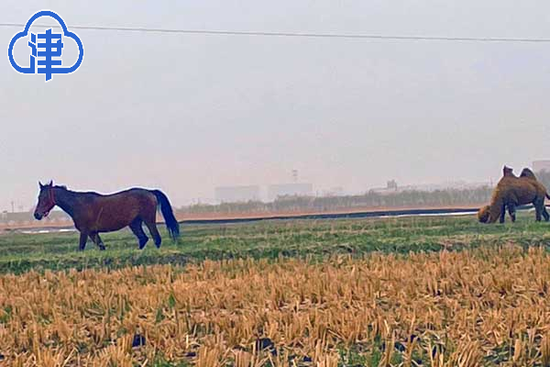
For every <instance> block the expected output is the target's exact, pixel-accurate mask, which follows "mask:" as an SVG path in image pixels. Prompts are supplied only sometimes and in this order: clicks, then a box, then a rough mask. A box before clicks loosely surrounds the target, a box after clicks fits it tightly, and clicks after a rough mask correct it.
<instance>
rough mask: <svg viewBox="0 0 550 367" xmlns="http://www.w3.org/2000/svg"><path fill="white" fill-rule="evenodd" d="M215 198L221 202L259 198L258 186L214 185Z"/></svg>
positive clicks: (240, 201)
mask: <svg viewBox="0 0 550 367" xmlns="http://www.w3.org/2000/svg"><path fill="white" fill-rule="evenodd" d="M215 192H216V193H215V196H216V200H217V201H218V202H221V203H242V202H248V201H259V200H260V187H259V186H222V187H216V190H215Z"/></svg>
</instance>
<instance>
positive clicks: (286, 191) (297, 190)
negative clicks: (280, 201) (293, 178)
mask: <svg viewBox="0 0 550 367" xmlns="http://www.w3.org/2000/svg"><path fill="white" fill-rule="evenodd" d="M311 195H313V185H312V184H310V183H289V184H278V185H269V186H268V188H267V197H268V199H269V200H270V201H273V200H275V199H277V197H279V196H311Z"/></svg>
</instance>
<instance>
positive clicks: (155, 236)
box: [145, 221, 162, 248]
mask: <svg viewBox="0 0 550 367" xmlns="http://www.w3.org/2000/svg"><path fill="white" fill-rule="evenodd" d="M145 225H146V226H147V228H149V232H151V236H153V240H155V246H157V248H160V244H161V242H162V238H161V237H160V233H159V231H158V229H157V224H156V223H155V221H146V222H145Z"/></svg>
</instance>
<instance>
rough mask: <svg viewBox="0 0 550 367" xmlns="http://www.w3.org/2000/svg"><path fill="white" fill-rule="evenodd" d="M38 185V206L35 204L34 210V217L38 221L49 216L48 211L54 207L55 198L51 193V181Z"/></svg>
mask: <svg viewBox="0 0 550 367" xmlns="http://www.w3.org/2000/svg"><path fill="white" fill-rule="evenodd" d="M38 184H39V185H40V193H39V194H38V204H36V209H35V210H34V217H35V218H36V219H38V220H40V219H42V218H44V217H47V216H48V214H50V211H51V210H52V209H53V207H54V206H55V197H54V193H53V181H50V183H49V184H46V185H42V183H41V182H39V183H38Z"/></svg>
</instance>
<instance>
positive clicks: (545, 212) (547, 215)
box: [542, 204, 550, 222]
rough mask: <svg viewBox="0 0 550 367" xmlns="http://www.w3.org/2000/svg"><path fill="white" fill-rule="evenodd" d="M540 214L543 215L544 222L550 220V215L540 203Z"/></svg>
mask: <svg viewBox="0 0 550 367" xmlns="http://www.w3.org/2000/svg"><path fill="white" fill-rule="evenodd" d="M542 216H543V217H544V221H545V222H548V221H550V215H549V214H548V211H546V205H544V204H542Z"/></svg>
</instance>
